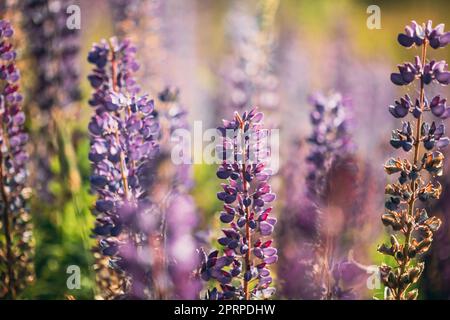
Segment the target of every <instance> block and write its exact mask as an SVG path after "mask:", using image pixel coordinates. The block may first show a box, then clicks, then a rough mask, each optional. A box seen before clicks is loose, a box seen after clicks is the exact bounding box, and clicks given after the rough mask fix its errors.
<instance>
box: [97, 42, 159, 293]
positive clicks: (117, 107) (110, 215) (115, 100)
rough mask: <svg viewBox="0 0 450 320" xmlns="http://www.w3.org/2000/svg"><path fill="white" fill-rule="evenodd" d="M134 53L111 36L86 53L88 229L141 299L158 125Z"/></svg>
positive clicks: (145, 288)
mask: <svg viewBox="0 0 450 320" xmlns="http://www.w3.org/2000/svg"><path fill="white" fill-rule="evenodd" d="M134 54H135V49H134V47H133V46H132V45H131V44H130V43H129V42H127V41H123V42H118V41H117V40H116V39H114V38H113V39H111V40H110V41H109V42H106V41H104V40H103V41H102V42H101V43H100V44H95V45H94V47H93V48H92V50H91V51H90V52H89V55H88V61H89V62H90V63H92V64H94V65H95V68H94V70H93V73H92V74H91V75H89V81H90V83H91V86H92V87H93V88H94V89H95V92H94V94H93V97H92V99H91V100H90V104H91V105H92V106H94V107H95V114H94V116H93V117H92V119H91V121H90V123H89V132H90V135H91V150H90V153H89V159H90V160H91V162H92V171H93V172H92V176H91V185H92V187H93V188H94V189H95V190H96V192H97V194H98V200H97V202H96V205H95V210H94V212H95V214H96V227H95V229H94V233H95V234H96V235H97V238H98V240H99V246H100V249H101V251H102V253H103V254H104V255H105V256H108V257H110V265H111V266H112V267H113V268H115V269H117V270H119V271H121V272H123V275H124V277H126V279H127V281H129V282H130V283H131V285H130V286H129V287H126V288H124V290H123V291H124V294H125V296H126V297H129V298H139V299H143V298H147V297H151V295H152V292H151V287H152V283H151V275H150V272H151V266H152V265H151V264H152V260H153V259H156V258H155V256H153V255H152V251H153V249H154V246H153V245H154V243H155V242H157V235H156V234H155V232H154V229H155V225H156V217H155V215H154V205H153V204H152V203H151V201H150V198H149V196H148V189H149V186H148V184H147V181H148V179H146V178H147V177H146V174H147V173H148V167H149V166H152V162H153V161H154V158H155V157H156V155H157V151H158V145H157V142H156V140H157V138H158V134H159V125H158V122H157V121H156V119H155V111H154V105H153V100H149V99H148V98H147V96H138V95H137V92H138V88H137V86H136V83H135V81H134V79H133V72H134V71H136V70H137V69H138V65H137V63H136V61H135V60H134ZM127 281H126V282H127ZM126 282H125V283H126Z"/></svg>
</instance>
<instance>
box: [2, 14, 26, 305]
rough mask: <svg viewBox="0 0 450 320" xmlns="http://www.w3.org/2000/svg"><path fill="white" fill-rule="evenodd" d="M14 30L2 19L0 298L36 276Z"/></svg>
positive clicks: (12, 294) (14, 292) (9, 295)
mask: <svg viewBox="0 0 450 320" xmlns="http://www.w3.org/2000/svg"><path fill="white" fill-rule="evenodd" d="M13 34H14V30H13V28H12V27H11V24H10V23H9V22H8V21H5V20H0V84H1V87H0V88H1V89H0V90H1V91H0V121H1V122H2V126H1V128H0V219H1V222H0V223H1V225H2V229H1V230H2V231H1V233H2V236H1V237H0V247H1V250H0V264H1V265H2V266H4V267H2V270H1V271H0V278H1V279H2V281H1V283H0V298H6V299H15V298H16V297H17V295H18V294H19V293H20V292H21V291H22V290H23V289H24V287H25V286H26V285H27V284H28V283H29V282H30V280H32V279H33V270H32V261H31V251H32V245H33V241H32V231H31V223H30V216H29V214H28V212H27V209H26V198H27V196H26V194H27V191H26V187H25V184H26V179H27V168H26V164H27V160H28V153H27V151H26V148H25V146H26V143H27V141H28V135H27V133H26V132H25V130H24V124H25V113H24V112H23V111H22V107H21V104H22V100H23V97H22V95H21V94H20V92H19V83H18V81H19V79H20V72H19V70H18V69H17V65H16V51H15V50H14V47H13V43H12V40H11V38H12V36H13Z"/></svg>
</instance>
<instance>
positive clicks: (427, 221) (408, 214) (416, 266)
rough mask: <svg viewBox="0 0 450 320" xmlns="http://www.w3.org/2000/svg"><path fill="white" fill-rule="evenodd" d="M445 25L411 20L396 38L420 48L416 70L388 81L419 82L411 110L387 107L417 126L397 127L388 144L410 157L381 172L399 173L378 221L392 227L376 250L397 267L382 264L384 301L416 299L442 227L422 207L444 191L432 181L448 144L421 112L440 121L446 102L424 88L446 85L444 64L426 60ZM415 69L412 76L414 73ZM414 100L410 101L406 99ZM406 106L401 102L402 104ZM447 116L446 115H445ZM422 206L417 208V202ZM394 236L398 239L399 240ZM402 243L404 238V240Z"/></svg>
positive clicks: (443, 39) (442, 41)
mask: <svg viewBox="0 0 450 320" xmlns="http://www.w3.org/2000/svg"><path fill="white" fill-rule="evenodd" d="M443 29H444V26H443V25H439V26H437V27H436V28H435V29H432V23H431V21H428V22H427V23H426V25H425V24H423V25H422V26H419V25H418V24H417V23H416V22H414V21H413V22H412V24H411V26H407V27H406V35H404V34H400V35H399V38H398V40H399V42H400V44H401V45H403V46H406V47H410V46H412V45H413V44H415V45H416V46H417V47H421V56H420V57H416V58H415V62H414V64H411V63H406V64H404V66H410V67H411V66H414V68H410V70H404V69H401V68H399V70H400V74H395V73H394V74H392V75H391V81H392V82H393V83H394V84H396V85H407V84H410V83H412V82H413V81H414V80H417V81H418V87H419V91H418V97H417V100H416V103H415V104H414V107H412V105H410V103H407V104H406V105H407V106H406V107H403V106H402V107H399V106H398V103H397V105H396V106H394V112H392V106H391V107H390V111H391V113H392V114H393V115H394V117H396V118H398V115H399V113H400V115H402V114H403V113H406V114H411V115H412V116H413V119H415V123H412V122H411V121H408V120H406V121H403V122H402V126H401V128H400V129H397V130H394V131H393V132H392V138H391V141H390V143H391V145H392V147H394V148H396V149H399V148H402V149H403V151H405V152H407V153H408V154H409V155H410V157H411V158H410V159H406V158H404V159H401V158H390V159H389V160H388V161H387V162H386V164H385V166H384V169H385V171H386V173H387V174H388V175H393V174H396V175H398V180H397V181H396V182H394V183H392V184H388V185H387V186H386V188H385V198H386V200H385V208H386V211H385V213H384V214H383V215H382V217H381V220H382V222H383V224H384V225H385V226H391V227H392V229H393V231H394V233H393V234H391V237H390V244H389V245H386V244H382V245H380V246H379V247H378V251H379V252H380V253H382V254H385V255H388V256H392V257H394V258H395V265H394V266H390V265H385V264H383V265H381V266H380V275H381V281H382V283H383V284H384V285H385V286H386V290H385V299H389V300H415V299H416V298H417V296H418V289H411V285H413V284H414V283H416V282H417V281H418V280H419V278H420V275H421V274H422V272H423V270H424V268H425V264H424V262H419V261H417V260H419V257H420V256H421V255H422V254H424V253H426V252H427V251H428V250H429V248H430V247H431V243H432V241H433V235H434V233H435V232H436V231H437V230H438V229H439V227H440V225H441V221H440V219H438V218H437V217H435V216H431V217H429V216H428V212H427V210H426V209H425V206H426V204H427V202H428V200H430V199H438V198H439V197H440V194H441V192H442V186H441V184H440V183H439V182H435V181H433V178H434V177H436V176H441V175H442V173H443V163H444V155H443V154H442V153H441V151H440V149H441V148H443V147H445V146H447V145H448V144H449V139H448V138H447V137H444V131H445V128H444V125H443V124H438V125H436V123H435V122H434V121H433V122H431V123H428V122H426V121H425V120H424V112H427V111H428V112H430V113H432V114H433V115H434V116H437V117H442V116H443V115H444V114H445V113H446V106H445V100H443V99H441V98H440V96H436V97H434V98H433V99H432V100H431V101H432V102H431V103H430V104H429V103H428V101H427V98H426V91H425V88H426V86H427V85H430V84H431V83H432V81H433V80H436V82H438V83H439V84H441V85H447V84H448V83H449V82H448V80H449V77H448V75H450V73H448V72H447V71H445V69H444V68H445V67H446V66H447V64H446V62H445V61H440V62H435V61H434V60H432V61H428V60H427V47H428V46H431V47H432V48H434V49H437V48H440V47H445V45H447V43H448V40H447V38H448V33H444V30H443ZM413 69H414V71H413V72H412V70H413ZM406 100H408V102H410V101H412V100H413V99H411V98H408V99H405V101H406ZM403 104H404V105H405V103H403ZM444 117H445V116H444ZM419 202H420V203H421V205H420V206H419V204H418V203H419ZM396 233H400V234H401V235H402V238H401V239H402V241H401V240H399V239H398V238H397V235H396ZM403 239H404V240H403Z"/></svg>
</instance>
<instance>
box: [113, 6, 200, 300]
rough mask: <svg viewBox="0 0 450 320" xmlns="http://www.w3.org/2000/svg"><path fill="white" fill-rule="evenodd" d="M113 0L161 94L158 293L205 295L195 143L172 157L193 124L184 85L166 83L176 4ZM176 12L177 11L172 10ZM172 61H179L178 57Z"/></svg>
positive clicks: (145, 78)
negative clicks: (197, 273) (198, 273)
mask: <svg viewBox="0 0 450 320" xmlns="http://www.w3.org/2000/svg"><path fill="white" fill-rule="evenodd" d="M110 5H111V8H112V11H113V13H114V16H115V21H116V22H117V23H116V24H115V27H116V29H117V32H118V34H119V35H120V36H123V37H127V38H130V39H136V40H139V42H137V43H138V49H139V52H141V53H144V55H143V61H144V62H145V63H144V64H143V70H141V71H140V75H141V78H140V79H141V81H140V83H143V84H144V85H146V87H145V88H148V89H149V90H151V92H152V93H155V94H157V95H158V100H159V101H158V112H157V113H156V116H157V119H158V121H159V123H160V135H159V143H160V152H159V154H158V157H157V159H155V166H154V167H153V168H151V169H152V170H151V172H150V171H149V172H150V173H151V174H150V176H151V177H153V176H154V177H155V178H153V179H152V180H153V181H151V183H152V192H151V195H152V199H153V200H154V202H155V204H157V208H156V209H157V211H158V216H159V222H160V224H161V226H160V229H161V230H162V231H161V237H162V239H161V243H162V246H163V247H162V252H161V255H162V257H161V261H160V265H161V267H160V268H159V269H158V270H157V272H154V273H153V277H154V278H155V282H156V283H157V291H158V293H159V296H158V298H161V299H167V298H182V299H194V298H197V297H198V296H199V281H198V279H194V278H193V277H192V274H191V273H192V272H193V271H194V270H195V269H196V267H197V265H198V261H197V254H196V249H195V248H196V246H197V244H196V241H195V238H194V232H195V228H196V227H197V221H198V217H197V210H196V207H195V202H194V201H193V199H192V197H191V196H190V195H189V192H190V190H191V188H192V186H193V179H192V166H191V164H190V159H188V158H187V156H188V155H187V154H183V153H184V152H186V150H188V149H189V146H188V145H184V146H181V147H182V148H181V149H182V150H179V151H180V153H182V154H179V155H180V158H181V159H180V160H181V161H177V163H174V161H173V159H172V158H171V157H172V151H173V148H178V147H180V143H177V144H175V143H173V137H175V136H176V135H177V134H178V133H179V130H189V124H188V119H187V116H188V110H187V108H185V107H184V106H183V105H182V104H181V103H180V94H179V90H178V88H176V87H174V86H165V85H163V83H165V82H167V81H168V80H169V79H170V80H169V82H170V83H173V82H174V81H173V78H174V75H173V73H167V72H165V71H166V65H165V63H164V62H166V61H168V60H169V58H167V55H168V53H169V52H170V53H172V51H173V50H171V48H167V46H168V43H170V42H171V40H173V39H172V38H173V36H171V35H170V34H169V33H168V32H167V31H168V30H167V29H168V27H169V25H170V26H172V25H171V24H170V20H168V19H167V17H166V15H167V14H169V13H168V12H165V10H164V9H166V7H170V4H169V3H167V2H164V1H160V0H150V1H143V0H133V1H124V0H114V1H111V2H110ZM184 13H186V12H184ZM170 14H171V16H173V14H172V11H171V12H170ZM183 26H185V25H184V24H183ZM172 27H173V26H172ZM163 28H164V30H162V29H163ZM162 31H165V33H164V34H163V32H162ZM176 34H177V35H178V34H179V33H176ZM178 44H179V42H177V45H178ZM170 63H171V64H173V63H174V61H173V59H170ZM181 143H183V142H181ZM180 203H182V204H183V206H181V205H180ZM173 217H180V218H182V219H181V220H184V221H187V223H185V224H184V226H181V224H182V222H181V220H179V219H175V218H173ZM181 243H184V249H181ZM180 279H183V280H182V281H180Z"/></svg>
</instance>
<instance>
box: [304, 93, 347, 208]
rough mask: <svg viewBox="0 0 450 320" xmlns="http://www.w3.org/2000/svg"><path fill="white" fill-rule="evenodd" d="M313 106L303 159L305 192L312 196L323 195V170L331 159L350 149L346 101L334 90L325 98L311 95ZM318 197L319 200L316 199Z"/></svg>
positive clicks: (324, 182) (339, 156)
mask: <svg viewBox="0 0 450 320" xmlns="http://www.w3.org/2000/svg"><path fill="white" fill-rule="evenodd" d="M311 103H312V104H313V105H314V109H313V111H312V112H311V114H310V121H311V124H312V126H313V131H312V133H311V135H310V136H309V138H308V142H309V144H310V146H311V150H310V152H309V155H308V157H307V158H306V161H307V162H308V163H309V164H310V166H311V169H310V170H309V174H308V176H307V186H308V193H310V194H311V195H312V196H315V197H318V198H320V197H322V196H325V188H326V183H327V181H325V178H326V174H327V171H328V170H329V168H330V166H331V164H332V163H333V161H335V160H336V159H337V158H343V157H345V156H346V155H348V154H349V153H350V152H351V151H352V149H353V143H352V140H351V135H350V131H349V127H350V118H349V112H348V111H347V110H346V109H347V108H348V102H347V101H346V100H345V99H343V98H342V96H341V95H340V94H338V93H335V94H332V95H330V96H328V97H325V96H323V95H321V94H316V95H314V96H312V97H311ZM317 200H320V199H317Z"/></svg>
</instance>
